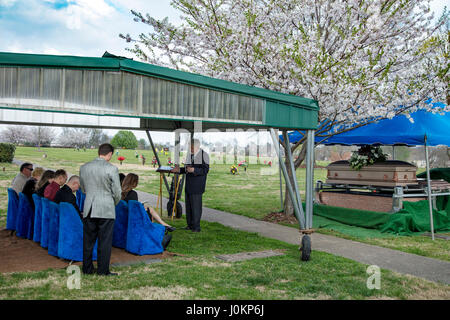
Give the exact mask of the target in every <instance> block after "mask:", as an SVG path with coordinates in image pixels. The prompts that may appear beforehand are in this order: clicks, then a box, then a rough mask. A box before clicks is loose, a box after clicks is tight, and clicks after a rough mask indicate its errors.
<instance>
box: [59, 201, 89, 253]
mask: <svg viewBox="0 0 450 320" xmlns="http://www.w3.org/2000/svg"><path fill="white" fill-rule="evenodd" d="M58 257H60V258H62V259H67V260H73V261H83V223H82V222H81V219H80V216H79V215H78V212H77V211H76V209H75V208H74V207H73V205H72V204H71V203H68V202H61V203H60V204H59V239H58ZM92 260H97V243H95V246H94V250H93V253H92Z"/></svg>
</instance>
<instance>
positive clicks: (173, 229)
mask: <svg viewBox="0 0 450 320" xmlns="http://www.w3.org/2000/svg"><path fill="white" fill-rule="evenodd" d="M176 229H177V228H175V227H171V226H168V227H166V230H167V231H169V232H172V231H175V230H176Z"/></svg>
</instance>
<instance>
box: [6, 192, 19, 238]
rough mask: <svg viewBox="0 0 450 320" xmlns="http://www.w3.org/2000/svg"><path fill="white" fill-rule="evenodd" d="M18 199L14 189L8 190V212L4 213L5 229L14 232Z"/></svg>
mask: <svg viewBox="0 0 450 320" xmlns="http://www.w3.org/2000/svg"><path fill="white" fill-rule="evenodd" d="M18 211H19V197H18V196H17V193H16V191H15V190H14V189H12V188H8V211H7V213H6V229H8V230H16V225H17V212H18Z"/></svg>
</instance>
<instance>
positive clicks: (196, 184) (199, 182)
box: [180, 149, 209, 194]
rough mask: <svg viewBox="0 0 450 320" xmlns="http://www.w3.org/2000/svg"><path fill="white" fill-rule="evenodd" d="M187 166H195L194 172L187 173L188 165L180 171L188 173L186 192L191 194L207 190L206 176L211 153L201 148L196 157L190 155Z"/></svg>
mask: <svg viewBox="0 0 450 320" xmlns="http://www.w3.org/2000/svg"><path fill="white" fill-rule="evenodd" d="M185 166H191V167H192V166H193V167H194V172H193V173H186V167H184V168H180V173H184V174H186V187H185V192H186V193H191V194H202V193H204V192H205V187H206V176H207V174H208V172H209V155H208V154H207V153H206V152H205V151H203V150H202V149H200V150H199V151H198V152H197V154H196V155H195V157H192V156H190V154H188V157H187V159H186V163H185Z"/></svg>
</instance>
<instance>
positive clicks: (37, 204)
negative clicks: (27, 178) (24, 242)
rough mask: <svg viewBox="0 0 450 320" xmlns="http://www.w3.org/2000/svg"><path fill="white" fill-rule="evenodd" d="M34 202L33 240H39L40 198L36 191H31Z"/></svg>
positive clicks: (40, 221)
mask: <svg viewBox="0 0 450 320" xmlns="http://www.w3.org/2000/svg"><path fill="white" fill-rule="evenodd" d="M32 197H33V202H34V232H33V241H34V242H41V229H42V198H41V197H40V196H38V194H37V193H33V195H32Z"/></svg>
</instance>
